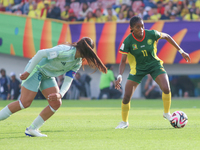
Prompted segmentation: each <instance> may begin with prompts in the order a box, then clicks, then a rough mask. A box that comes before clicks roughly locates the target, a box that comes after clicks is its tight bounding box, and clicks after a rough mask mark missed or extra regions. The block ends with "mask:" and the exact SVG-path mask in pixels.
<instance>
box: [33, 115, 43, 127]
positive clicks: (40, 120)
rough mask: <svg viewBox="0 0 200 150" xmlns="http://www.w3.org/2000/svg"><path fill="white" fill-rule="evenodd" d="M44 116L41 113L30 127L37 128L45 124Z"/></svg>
mask: <svg viewBox="0 0 200 150" xmlns="http://www.w3.org/2000/svg"><path fill="white" fill-rule="evenodd" d="M44 122H45V121H44V120H43V118H42V117H41V116H40V115H39V116H38V117H37V118H36V119H35V120H34V121H33V123H32V124H31V125H30V127H29V129H33V130H37V129H39V128H40V127H41V126H42V125H43V124H44Z"/></svg>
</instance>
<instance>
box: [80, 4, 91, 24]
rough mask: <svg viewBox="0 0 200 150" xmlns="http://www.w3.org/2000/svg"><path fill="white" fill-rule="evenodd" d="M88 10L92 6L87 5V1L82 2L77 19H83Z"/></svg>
mask: <svg viewBox="0 0 200 150" xmlns="http://www.w3.org/2000/svg"><path fill="white" fill-rule="evenodd" d="M89 11H92V8H90V7H89V5H88V3H87V2H83V3H82V9H81V11H80V12H79V19H78V20H79V21H84V19H85V17H86V16H87V13H88V12H89Z"/></svg>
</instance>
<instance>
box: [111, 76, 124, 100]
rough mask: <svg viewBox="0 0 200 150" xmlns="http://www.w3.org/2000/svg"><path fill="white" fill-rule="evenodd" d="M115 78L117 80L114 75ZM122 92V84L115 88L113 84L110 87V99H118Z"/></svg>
mask: <svg viewBox="0 0 200 150" xmlns="http://www.w3.org/2000/svg"><path fill="white" fill-rule="evenodd" d="M115 80H117V78H116V77H115ZM122 94H123V90H122V86H121V87H120V89H118V90H117V89H116V88H115V86H114V84H113V85H112V87H111V89H110V99H120V98H121V97H122Z"/></svg>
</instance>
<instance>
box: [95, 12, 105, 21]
mask: <svg viewBox="0 0 200 150" xmlns="http://www.w3.org/2000/svg"><path fill="white" fill-rule="evenodd" d="M95 17H96V22H105V17H104V16H103V14H102V13H101V10H100V9H97V10H96V13H95Z"/></svg>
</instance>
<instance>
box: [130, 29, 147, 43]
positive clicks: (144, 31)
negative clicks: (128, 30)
mask: <svg viewBox="0 0 200 150" xmlns="http://www.w3.org/2000/svg"><path fill="white" fill-rule="evenodd" d="M132 36H133V38H134V39H135V40H136V41H138V42H142V41H143V40H144V38H145V30H144V35H143V38H142V39H141V40H138V39H137V38H136V37H135V36H134V34H133V33H132Z"/></svg>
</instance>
